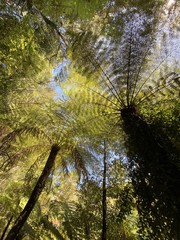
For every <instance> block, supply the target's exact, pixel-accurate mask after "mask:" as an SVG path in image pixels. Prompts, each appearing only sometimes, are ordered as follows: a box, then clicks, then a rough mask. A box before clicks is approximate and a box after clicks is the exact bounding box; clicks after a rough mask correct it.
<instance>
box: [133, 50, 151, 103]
mask: <svg viewBox="0 0 180 240" xmlns="http://www.w3.org/2000/svg"><path fill="white" fill-rule="evenodd" d="M150 49H151V46H149V47H148V48H147V50H146V52H145V54H144V56H143V58H142V61H141V63H140V66H139V68H138V71H137V74H136V76H135V78H134V81H135V84H134V87H133V91H132V95H131V99H130V104H131V103H132V102H133V100H134V93H135V90H136V86H137V83H138V80H139V75H140V72H141V69H142V66H143V62H144V61H145V59H146V56H147V55H148V52H149V50H150Z"/></svg>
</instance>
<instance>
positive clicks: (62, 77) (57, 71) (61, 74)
mask: <svg viewBox="0 0 180 240" xmlns="http://www.w3.org/2000/svg"><path fill="white" fill-rule="evenodd" d="M69 64H70V61H69V60H68V59H64V60H63V62H61V63H59V64H58V65H57V67H56V68H54V69H53V72H52V73H53V77H52V78H51V83H50V86H51V87H52V88H53V89H54V90H55V92H56V93H57V96H56V99H60V100H63V101H65V100H66V99H67V96H66V95H65V93H64V92H63V89H62V88H61V86H60V83H61V82H63V81H66V79H67V78H68V76H69V71H68V66H69Z"/></svg>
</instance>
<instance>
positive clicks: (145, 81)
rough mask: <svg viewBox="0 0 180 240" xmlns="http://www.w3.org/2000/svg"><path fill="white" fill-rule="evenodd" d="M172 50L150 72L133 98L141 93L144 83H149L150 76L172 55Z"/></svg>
mask: <svg viewBox="0 0 180 240" xmlns="http://www.w3.org/2000/svg"><path fill="white" fill-rule="evenodd" d="M171 54H172V52H171V53H169V54H168V55H167V56H166V57H165V58H164V59H163V60H162V61H161V62H160V63H159V64H158V66H157V67H156V68H155V69H154V70H153V71H152V72H151V73H150V75H149V76H148V77H147V78H146V79H145V80H144V82H143V83H142V84H141V86H140V87H139V89H138V91H137V92H136V94H135V96H134V98H133V100H135V99H136V98H137V96H138V94H139V92H140V91H141V90H142V88H143V87H144V85H145V84H146V83H147V81H148V80H149V79H150V77H151V76H152V75H153V74H154V73H155V72H156V71H157V70H158V69H159V67H160V66H161V65H162V64H163V63H164V61H165V60H166V59H167V58H168V57H169V56H171Z"/></svg>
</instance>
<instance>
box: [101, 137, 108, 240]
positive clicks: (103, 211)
mask: <svg viewBox="0 0 180 240" xmlns="http://www.w3.org/2000/svg"><path fill="white" fill-rule="evenodd" d="M103 165H104V169H103V196H102V215H103V218H102V240H106V230H107V226H106V225H107V224H106V212H107V202H106V170H107V169H106V168H107V152H106V142H105V140H104V157H103Z"/></svg>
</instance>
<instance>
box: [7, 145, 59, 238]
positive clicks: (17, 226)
mask: <svg viewBox="0 0 180 240" xmlns="http://www.w3.org/2000/svg"><path fill="white" fill-rule="evenodd" d="M59 150H60V148H59V146H58V145H56V144H54V145H53V146H52V147H51V152H50V154H49V157H48V160H47V162H46V164H45V166H44V169H43V171H42V173H41V175H40V177H39V179H38V181H37V183H36V185H35V187H34V189H33V191H32V193H31V196H30V198H29V200H28V202H27V204H26V206H25V207H24V209H23V210H22V212H21V213H20V214H19V216H18V218H17V219H16V221H15V223H14V225H13V227H12V228H11V230H10V231H9V233H8V235H7V237H6V238H5V240H14V239H16V237H17V236H18V234H19V231H20V230H21V228H22V227H23V225H24V223H25V222H26V220H27V218H28V217H29V215H30V213H31V211H32V210H33V208H34V206H35V204H36V202H37V200H38V198H39V196H40V194H41V192H42V191H43V189H44V187H45V184H46V181H47V179H48V176H49V174H50V173H51V170H52V168H53V166H54V163H55V159H56V156H57V154H58V151H59Z"/></svg>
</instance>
